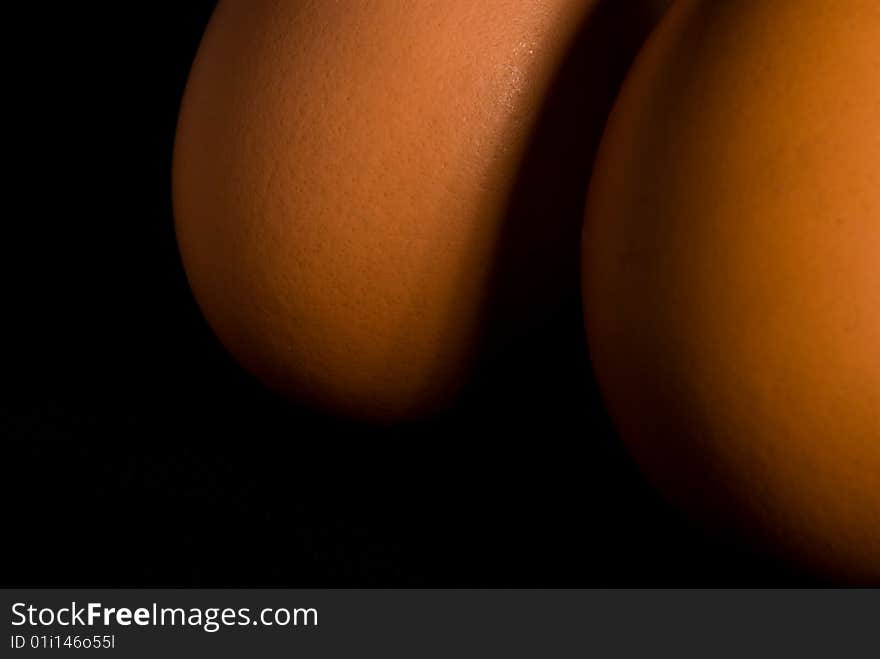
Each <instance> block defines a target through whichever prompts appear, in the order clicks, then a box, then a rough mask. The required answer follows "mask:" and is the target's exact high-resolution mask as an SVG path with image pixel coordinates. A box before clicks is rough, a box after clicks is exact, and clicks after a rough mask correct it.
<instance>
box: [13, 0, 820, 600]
mask: <svg viewBox="0 0 880 659" xmlns="http://www.w3.org/2000/svg"><path fill="white" fill-rule="evenodd" d="M212 5H213V3H212V2H207V1H205V2H195V1H192V0H191V1H188V2H185V3H184V2H165V3H160V2H156V3H127V2H126V3H122V2H120V3H113V4H110V3H107V4H106V6H104V7H100V8H95V7H91V8H83V7H80V6H68V5H67V4H65V5H60V7H59V6H53V7H51V8H46V9H45V13H43V14H39V15H31V16H28V17H25V18H22V19H21V20H20V21H17V22H16V26H17V29H18V30H19V31H20V32H21V34H24V35H25V39H24V41H25V43H26V45H24V46H22V47H21V53H20V54H21V62H22V63H21V65H20V66H19V68H18V75H19V76H20V77H21V82H22V86H21V90H22V92H21V94H20V95H19V96H18V98H19V103H18V104H17V105H18V107H19V109H21V110H23V111H24V113H25V115H27V116H26V118H25V120H24V122H23V123H22V124H21V125H13V126H12V128H13V132H16V133H17V135H16V137H18V138H19V139H22V140H23V143H24V147H25V148H24V150H23V155H22V156H21V158H20V160H19V161H18V170H19V171H18V174H19V177H18V178H19V179H20V180H21V181H22V184H21V185H20V186H19V189H18V190H16V191H15V193H16V194H20V195H22V197H23V199H24V200H25V202H26V203H25V208H26V209H27V210H26V214H25V215H24V216H23V217H22V218H20V221H19V222H16V223H14V226H13V232H14V234H13V239H12V240H8V241H7V246H11V248H12V252H13V254H12V255H11V257H12V258H8V259H7V260H6V264H7V265H11V270H12V272H11V273H10V274H9V276H7V277H6V279H5V281H6V284H7V291H6V292H7V295H6V306H5V309H6V310H7V314H6V321H5V323H4V327H3V330H2V331H3V332H4V340H3V342H2V345H3V347H4V352H5V354H4V364H5V367H4V370H3V380H2V384H3V387H4V392H3V403H2V405H0V433H2V434H3V435H5V436H7V437H9V438H12V439H17V440H78V441H67V442H46V441H17V442H9V443H7V444H6V449H7V450H6V457H5V459H4V460H3V467H4V471H5V474H4V476H3V479H2V480H3V484H4V487H5V488H6V489H7V491H6V493H5V496H4V507H5V510H4V514H3V520H4V526H5V532H4V536H5V542H4V545H5V548H6V549H7V551H8V558H7V560H6V562H5V565H6V572H5V574H4V576H5V578H4V585H16V586H48V585H53V586H93V587H97V586H123V585H126V586H189V585H200V586H301V585H313V586H314V585H327V586H329V585H425V584H429V585H439V586H453V585H508V586H512V585H519V586H538V585H560V586H576V585H656V584H665V585H700V584H703V585H718V584H726V585H752V584H797V583H806V581H805V580H804V579H803V578H800V577H798V576H797V575H794V574H791V573H789V572H787V571H786V570H785V569H783V568H781V567H780V566H776V565H774V564H772V563H769V562H767V561H764V560H761V559H758V558H757V557H754V556H751V555H749V554H747V553H745V552H744V551H742V550H740V549H738V548H737V547H735V546H734V545H732V544H729V543H726V542H722V541H720V540H717V539H715V538H713V537H710V536H707V535H706V534H704V533H703V532H701V531H699V530H697V529H694V528H692V527H691V526H689V525H688V524H687V523H686V522H685V521H684V520H682V519H681V518H680V517H679V515H678V514H677V513H676V512H675V511H673V510H672V509H670V508H669V507H668V506H667V505H666V504H665V503H664V502H663V501H662V499H661V498H660V497H659V495H657V494H655V493H654V492H653V491H652V490H651V489H650V488H649V487H648V486H647V485H646V484H645V483H644V481H643V480H642V479H641V477H640V476H639V474H638V472H637V471H636V469H635V467H634V466H633V464H632V463H631V462H630V460H629V459H628V457H627V455H626V453H625V451H624V449H623V448H622V446H621V445H620V443H619V442H618V440H617V439H616V438H615V436H614V434H613V432H612V431H611V429H610V427H609V425H608V422H607V419H606V418H605V416H604V412H603V410H602V406H601V402H600V400H599V398H598V395H597V393H596V391H595V387H594V383H593V381H592V377H591V375H590V371H589V362H588V358H587V354H586V348H585V345H584V340H583V335H582V329H581V324H580V316H579V313H580V312H579V300H578V294H577V281H576V278H575V277H572V285H571V289H570V290H569V291H568V294H567V296H566V300H567V301H566V304H565V305H564V306H565V308H564V310H563V311H562V312H560V314H559V315H558V317H556V318H555V319H554V321H553V322H552V323H548V324H547V326H546V327H544V328H543V329H542V330H541V333H540V335H536V336H533V337H531V338H530V339H529V340H528V341H525V342H524V343H523V344H521V345H518V346H514V347H513V348H512V349H511V351H510V352H509V354H508V355H507V357H506V358H505V359H503V360H499V361H497V362H493V363H492V364H487V365H486V367H485V369H484V370H483V371H482V376H481V377H480V378H477V379H476V380H475V384H474V386H473V388H472V390H471V391H469V392H468V395H467V397H466V398H465V400H464V401H463V402H462V404H461V405H460V406H459V407H458V408H456V409H455V410H453V411H452V412H451V413H450V414H449V415H448V417H446V418H444V419H438V420H435V421H433V422H432V423H430V424H423V425H420V426H411V427H403V428H395V429H393V430H375V429H372V430H371V429H367V428H359V427H352V426H347V425H345V424H341V423H338V422H334V421H332V420H328V419H322V418H318V417H315V416H313V415H310V414H309V413H307V412H306V411H303V410H299V409H297V408H295V407H293V406H291V405H289V404H287V403H284V402H282V401H280V400H278V399H276V398H275V397H273V396H271V395H270V394H268V393H266V392H265V391H264V390H263V389H262V388H261V387H260V386H259V385H258V384H257V383H255V382H254V381H252V380H251V379H250V378H249V377H247V376H246V375H245V374H244V373H242V372H241V371H240V370H239V368H238V367H237V366H236V364H235V363H234V362H233V361H232V360H231V359H230V358H229V357H228V356H227V355H226V353H225V352H224V351H223V349H222V348H221V347H220V346H219V344H218V343H217V342H216V340H215V339H214V337H213V335H212V334H211V332H210V330H209V329H208V327H207V326H206V324H205V323H204V321H203V320H202V318H201V315H200V314H199V311H198V309H197V307H196V305H195V302H194V300H193V298H192V296H191V294H190V292H189V289H188V286H187V284H186V280H185V277H184V274H183V270H182V268H181V265H180V262H179V258H178V254H177V250H176V246H175V242H174V232H173V225H172V217H171V204H170V163H171V152H172V144H173V135H174V127H175V121H176V115H177V109H178V105H179V101H180V96H181V94H182V91H183V88H184V84H185V81H186V76H187V72H188V69H189V65H190V62H191V60H192V57H193V55H194V53H195V49H196V47H197V45H198V41H199V38H200V35H201V32H202V30H203V29H204V25H205V23H206V21H207V19H208V16H209V15H210V10H211V7H212ZM38 12H39V8H37V12H35V13H38ZM25 126H26V127H27V128H24V127H25ZM18 230H22V231H21V235H18Z"/></svg>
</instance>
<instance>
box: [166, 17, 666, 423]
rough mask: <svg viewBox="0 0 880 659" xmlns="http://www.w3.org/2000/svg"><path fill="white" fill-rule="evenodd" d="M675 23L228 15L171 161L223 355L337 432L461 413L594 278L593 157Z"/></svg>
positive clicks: (194, 275)
mask: <svg viewBox="0 0 880 659" xmlns="http://www.w3.org/2000/svg"><path fill="white" fill-rule="evenodd" d="M665 4H666V3H665V2H662V1H660V2H658V1H656V0H655V1H653V2H652V1H648V0H624V1H623V2H612V3H598V2H596V1H595V0H544V1H541V2H538V1H534V0H481V1H480V2H474V1H473V0H444V1H443V2H426V1H418V2H399V1H395V0H378V1H374V2H365V1H364V2H361V1H357V2H356V1H346V2H334V1H331V0H320V1H317V0H312V1H309V0H299V1H296V2H293V1H289V2H280V1H269V0H248V1H247V2H244V1H239V2H236V1H234V0H222V1H221V2H220V4H219V6H218V8H217V9H216V12H215V14H214V16H213V17H212V20H211V22H210V25H209V27H208V29H207V32H206V34H205V36H204V39H203V43H202V44H201V47H200V49H199V53H198V56H197V59H196V61H195V64H194V66H193V69H192V73H191V76H190V79H189V82H188V86H187V90H186V94H185V98H184V102H183V106H182V110H181V114H180V120H179V127H178V133H177V141H176V147H175V158H174V210H175V217H176V229H177V236H178V241H179V245H180V251H181V254H182V257H183V262H184V265H185V268H186V272H187V275H188V277H189V281H190V284H191V286H192V289H193V291H194V293H195V296H196V299H197V300H198V303H199V305H200V307H201V309H202V310H203V312H204V314H205V316H206V317H207V319H208V321H209V323H210V324H211V326H212V327H213V329H214V331H215V332H216V334H217V335H218V337H219V338H220V340H221V341H222V342H223V343H224V344H225V346H226V347H227V348H228V349H229V350H230V351H231V352H232V354H233V355H234V356H235V357H236V358H237V359H238V360H239V361H240V362H241V363H242V364H243V365H244V366H245V367H246V368H247V369H248V370H249V371H250V372H252V373H253V374H255V375H257V376H258V377H259V378H260V379H262V380H263V381H264V382H266V383H267V384H268V385H269V386H270V387H272V388H273V389H275V390H276V391H278V392H281V393H282V394H284V395H286V396H288V397H290V398H292V399H294V400H297V401H300V402H304V403H307V404H311V405H313V406H315V407H317V408H320V409H322V410H325V411H328V412H330V413H332V414H337V415H341V416H348V417H352V418H357V419H366V420H371V421H381V422H392V421H399V420H408V419H414V418H419V417H422V416H425V415H427V414H430V413H432V412H434V411H436V410H439V409H442V408H443V407H444V406H446V405H448V404H449V403H450V402H451V401H453V400H454V399H455V397H456V396H457V395H458V393H459V392H460V390H461V387H462V386H463V383H464V382H465V381H466V380H467V378H468V377H469V376H470V374H471V373H472V372H473V370H474V368H475V364H476V362H477V360H478V358H479V356H480V355H481V354H482V353H483V352H484V349H485V348H484V346H485V345H486V344H487V337H490V336H491V337H494V338H493V339H492V340H493V341H494V340H496V339H497V340H498V341H500V342H501V343H503V342H504V341H505V340H506V339H505V338H504V337H505V336H510V335H514V334H516V333H524V332H525V333H527V332H528V329H529V328H530V327H535V326H537V325H539V324H540V322H541V318H542V317H544V316H545V315H546V314H547V313H550V311H549V310H551V309H552V308H553V305H554V303H555V302H556V300H557V298H558V297H559V290H560V287H561V286H562V285H563V284H561V282H564V281H568V280H572V281H576V280H577V270H578V267H579V265H578V263H579V253H578V252H579V249H578V244H579V242H578V236H579V233H580V224H581V220H582V210H583V199H584V196H585V193H586V185H587V181H588V174H589V168H590V166H591V164H592V157H593V154H594V151H595V145H596V144H597V143H598V139H599V136H600V135H601V129H602V127H603V126H604V121H605V119H606V117H607V111H608V109H610V105H611V103H612V101H613V98H614V95H615V94H616V91H617V89H618V87H619V83H620V81H621V80H622V78H623V75H624V73H625V70H626V68H627V66H628V64H629V63H630V62H631V60H632V57H633V55H634V53H635V52H636V50H637V48H638V46H640V44H641V41H642V36H643V35H644V34H645V32H646V31H647V29H648V27H649V26H650V25H651V24H652V23H653V22H654V20H655V19H656V18H657V16H659V14H660V13H661V11H662V9H663V7H664V6H665ZM526 174H528V175H526ZM492 327H496V328H497V327H500V328H502V329H501V331H494V330H492V329H491V328H492ZM499 337H500V338H499Z"/></svg>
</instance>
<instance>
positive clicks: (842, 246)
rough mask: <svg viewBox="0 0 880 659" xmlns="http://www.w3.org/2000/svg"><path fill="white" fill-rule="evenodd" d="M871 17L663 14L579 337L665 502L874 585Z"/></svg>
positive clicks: (609, 198) (876, 267)
mask: <svg viewBox="0 0 880 659" xmlns="http://www.w3.org/2000/svg"><path fill="white" fill-rule="evenodd" d="M878 44H880V3H878V2H876V1H875V0H836V1H835V2H827V1H826V0H797V2H794V1H791V2H746V1H740V2H717V1H715V0H680V1H679V2H677V3H676V4H674V5H673V8H672V9H671V10H670V12H669V13H668V14H667V16H666V17H665V18H664V20H663V22H662V23H661V25H660V27H659V28H658V30H657V31H656V32H655V33H654V35H653V36H652V37H651V38H650V40H649V41H648V44H647V45H646V47H645V50H644V51H643V52H642V54H641V55H640V56H639V58H638V60H637V62H636V64H635V65H634V67H633V69H632V71H631V74H630V76H629V78H628V80H627V82H626V83H625V85H624V88H623V91H622V93H621V97H620V98H619V100H618V103H617V105H616V107H615V109H614V111H613V113H612V116H611V118H610V120H609V125H608V129H607V132H606V134H605V136H604V138H603V142H602V146H601V149H600V151H599V155H598V158H597V161H596V166H595V176H594V178H593V181H592V183H591V188H590V193H589V199H588V203H587V213H586V215H587V220H586V226H585V231H584V240H583V248H584V265H583V283H584V298H585V312H586V326H587V333H588V338H589V341H590V345H591V354H592V359H593V362H594V367H595V370H596V373H597V376H598V379H599V381H600V386H601V389H602V391H603V393H604V396H605V399H606V401H607V404H608V407H609V409H610V413H611V415H612V417H613V420H614V422H615V425H616V426H617V428H618V430H619V432H620V434H621V435H622V437H623V438H624V440H625V441H626V443H627V444H628V446H629V448H630V450H631V452H632V454H633V455H634V457H635V458H636V460H637V461H638V462H639V463H640V464H641V466H642V467H643V469H644V471H645V472H646V474H647V475H648V476H649V477H650V478H651V479H652V480H653V481H654V482H655V483H656V484H657V485H658V486H659V487H660V488H661V489H663V490H664V491H665V492H667V493H668V494H669V495H670V497H671V498H672V499H674V500H675V501H677V502H679V503H680V504H681V505H683V506H684V507H686V508H687V509H689V510H691V511H692V512H694V513H695V514H697V515H698V516H701V517H702V518H703V519H706V520H710V521H711V523H713V524H720V525H725V526H726V527H727V528H733V529H737V530H738V531H739V532H740V533H741V534H744V535H745V536H746V537H748V538H750V539H751V540H753V541H755V542H757V543H759V544H760V545H761V546H763V547H765V548H769V549H771V550H772V551H773V552H775V553H776V554H777V555H779V556H782V557H785V558H787V559H788V560H790V561H792V562H793V564H796V565H798V566H800V567H801V568H807V569H809V570H812V571H814V572H815V573H816V574H819V575H825V576H827V577H830V578H832V579H839V580H852V581H855V582H861V583H873V584H880V47H878Z"/></svg>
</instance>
